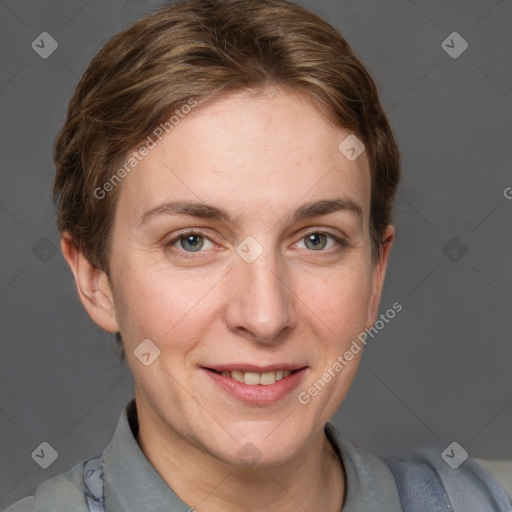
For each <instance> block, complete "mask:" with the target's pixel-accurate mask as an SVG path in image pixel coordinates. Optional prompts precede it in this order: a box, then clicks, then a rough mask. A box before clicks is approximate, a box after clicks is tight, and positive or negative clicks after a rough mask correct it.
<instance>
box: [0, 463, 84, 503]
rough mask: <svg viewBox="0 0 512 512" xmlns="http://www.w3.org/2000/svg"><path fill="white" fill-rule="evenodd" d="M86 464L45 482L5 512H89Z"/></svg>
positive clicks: (78, 465) (74, 467)
mask: <svg viewBox="0 0 512 512" xmlns="http://www.w3.org/2000/svg"><path fill="white" fill-rule="evenodd" d="M83 466H84V463H83V462H80V463H78V464H77V465H75V466H73V467H72V468H71V469H70V470H69V471H66V472H64V473H60V474H58V475H56V476H54V477H53V478H50V479H49V480H46V481H45V482H43V483H42V484H41V485H40V486H39V487H38V488H37V489H36V491H35V493H34V496H28V497H26V498H24V499H22V500H21V501H18V502H16V503H14V504H12V505H11V506H10V507H9V508H7V509H6V510H5V512H88V508H87V504H86V501H85V494H84V493H85V488H84V485H83V480H82V471H83Z"/></svg>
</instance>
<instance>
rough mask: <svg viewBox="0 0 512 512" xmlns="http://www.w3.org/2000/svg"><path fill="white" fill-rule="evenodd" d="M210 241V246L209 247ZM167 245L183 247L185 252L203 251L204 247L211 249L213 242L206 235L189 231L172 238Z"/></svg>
mask: <svg viewBox="0 0 512 512" xmlns="http://www.w3.org/2000/svg"><path fill="white" fill-rule="evenodd" d="M208 243H209V244H210V247H208V245H207V244H208ZM166 247H176V248H177V249H178V250H180V249H182V250H183V251H185V252H201V249H203V248H206V249H211V248H212V247H213V243H212V242H211V241H210V240H209V239H208V238H207V237H206V236H204V235H202V234H200V233H196V232H195V231H189V232H187V233H182V234H181V235H179V236H177V237H175V238H173V239H172V240H170V241H169V242H168V243H166Z"/></svg>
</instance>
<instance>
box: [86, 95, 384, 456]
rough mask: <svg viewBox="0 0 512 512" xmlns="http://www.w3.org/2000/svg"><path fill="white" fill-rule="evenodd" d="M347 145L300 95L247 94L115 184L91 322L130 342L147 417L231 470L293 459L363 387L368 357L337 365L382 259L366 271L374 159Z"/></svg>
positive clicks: (372, 308)
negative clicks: (104, 277)
mask: <svg viewBox="0 0 512 512" xmlns="http://www.w3.org/2000/svg"><path fill="white" fill-rule="evenodd" d="M348 135H349V132H347V131H345V130H344V129H341V128H339V127H334V126H333V125H331V124H330V123H329V122H328V121H327V120H326V119H325V118H324V117H322V116H321V115H320V114H319V113H318V111H317V110H316V109H315V108H314V107H313V106H312V105H311V104H310V103H308V102H307V101H306V100H305V99H304V98H301V97H300V96H297V95H295V94H292V93H289V92H285V91H282V90H273V91H267V92H266V93H265V94H264V95H259V96H256V95H249V94H247V93H245V94H241V93H239V94H235V95H231V96H226V97H221V98H218V99H216V100H215V101H213V102H210V103H208V104H204V105H201V106H199V107H197V108H196V109H195V110H193V111H192V112H191V113H189V114H188V115H187V116H186V117H185V118H184V119H182V120H180V122H179V124H178V125H177V126H175V128H174V129H173V130H172V131H171V132H170V133H169V134H167V135H165V136H164V137H163V138H162V140H161V141H160V142H158V144H157V145H156V147H154V148H153V149H152V150H151V151H150V152H149V154H148V155H147V156H146V157H145V158H143V159H142V160H141V161H140V162H139V163H138V164H137V166H136V167H135V169H134V170H133V171H132V172H131V173H130V174H129V175H128V176H127V177H126V178H125V179H124V180H123V182H122V184H121V187H122V188H121V190H120V195H119V202H118V205H117V210H116V215H115V220H114V225H113V233H112V252H111V259H110V269H111V280H110V286H111V288H110V292H108V293H107V295H109V294H110V295H109V297H110V298H109V299H108V300H109V303H110V307H111V308H112V309H111V317H112V320H111V321H110V320H109V321H107V320H104V318H105V316H101V315H100V314H99V313H97V312H93V313H92V316H93V318H94V319H95V320H96V321H97V322H98V323H99V324H100V325H102V326H103V327H105V328H107V329H109V330H116V329H119V330H120V331H121V334H122V337H123V339H124V342H125V347H126V353H127V360H128V363H129V365H130V367H131V369H132V371H133V375H134V378H135V382H136V398H137V405H138V408H139V410H143V411H145V413H146V414H148V415H151V416H152V418H153V420H154V421H155V422H157V423H158V425H159V428H160V429H162V430H165V429H167V430H168V432H172V433H173V435H176V436H179V437H180V438H181V439H183V440H184V441H185V442H186V443H190V444H191V445H194V446H195V447H198V448H200V449H201V450H203V451H204V452H206V453H209V454H212V455H213V456H215V457H216V458H217V459H220V460H222V461H224V462H226V463H229V464H235V465H240V464H241V458H240V455H241V454H244V453H245V451H247V450H249V451H250V450H251V449H252V450H254V451H255V452H256V451H257V458H259V459H260V463H261V464H279V463H283V462H285V461H287V460H290V459H291V458H292V457H293V456H294V454H297V453H298V452H300V450H301V449H302V447H304V446H306V445H307V443H308V442H310V441H311V440H312V439H313V438H314V437H315V436H318V435H319V432H321V430H322V428H323V426H324V424H325V423H326V422H327V421H328V419H329V418H330V417H331V416H332V415H333V414H334V412H335V411H336V409H337V408H338V406H339V404H340V403H341V402H342V400H343V398H344V397H345V394H346V393H347V391H348V389H349V387H350V384H351V382H352V380H353V378H354V375H355V372H356V369H357V367H358V364H359V359H360V357H361V353H362V352H359V353H358V354H355V355H353V358H352V360H351V361H350V362H348V361H347V362H346V364H345V365H344V366H343V369H342V370H341V371H332V368H333V365H335V363H336V361H339V359H338V356H340V355H343V354H344V353H345V352H346V351H347V350H349V349H350V347H351V345H352V343H353V341H354V340H356V339H357V335H358V334H359V333H361V331H363V330H364V329H365V328H367V327H369V326H371V325H372V324H373V322H374V321H375V317H376V314H377V307H378V301H379V297H380V291H381V285H382V280H383V276H384V270H385V263H386V259H387V250H385V251H384V253H383V256H382V257H381V259H380V260H379V261H374V260H372V252H371V245H370V229H369V213H370V212H369V207H370V171H369V164H368V159H367V157H366V154H365V153H364V152H363V153H362V154H361V155H360V156H359V157H358V158H357V159H355V160H353V161H351V160H349V159H347V158H346V157H345V156H344V154H342V153H341V152H340V150H339V149H338V146H339V144H340V143H341V142H342V141H343V140H344V139H345V138H346V137H347V136H348ZM200 205H202V206H200ZM388 235H390V232H388ZM390 236H391V237H392V234H391V235H390ZM107 307H108V306H105V308H107ZM90 312H91V311H90ZM143 340H150V341H151V342H150V343H149V342H148V341H146V342H145V343H146V345H142V347H145V349H144V352H146V353H147V352H149V353H150V355H149V356H147V355H146V356H144V357H145V358H146V362H149V361H152V362H151V364H148V365H146V364H143V363H142V362H141V361H140V360H139V359H138V358H137V357H136V356H135V354H134V351H135V352H137V350H138V349H137V347H138V346H139V345H140V344H141V342H143ZM139 351H140V349H139ZM158 351H159V353H158ZM153 358H154V360H153ZM329 368H331V372H330V376H331V378H330V379H328V378H327V377H325V373H326V372H328V369H329ZM319 379H320V380H322V382H323V384H324V385H323V386H322V385H320V386H319V385H318V384H317V387H316V392H312V393H309V392H308V389H310V388H311V387H312V386H313V387H314V384H315V382H317V381H318V380H319ZM299 397H302V399H301V400H300V399H299ZM306 402H307V403H306ZM177 411H179V414H177V413H176V412H177ZM248 443H252V444H248ZM252 445H254V446H255V447H256V449H255V448H254V447H252ZM248 447H251V448H250V449H249V448H248ZM246 455H247V454H246ZM248 455H249V456H251V455H254V456H255V457H256V455H255V454H250V453H249V454H248Z"/></svg>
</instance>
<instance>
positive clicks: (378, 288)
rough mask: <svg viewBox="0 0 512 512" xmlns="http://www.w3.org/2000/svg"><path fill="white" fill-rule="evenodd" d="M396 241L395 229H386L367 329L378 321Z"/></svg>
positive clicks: (369, 306)
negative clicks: (387, 270) (388, 268)
mask: <svg viewBox="0 0 512 512" xmlns="http://www.w3.org/2000/svg"><path fill="white" fill-rule="evenodd" d="M394 241H395V228H394V227H393V226H391V225H389V226H387V227H386V230H385V231H384V235H383V237H382V243H381V246H380V247H379V257H378V258H379V259H378V260H377V261H376V262H375V263H373V267H374V268H373V277H372V281H373V286H372V296H371V300H370V304H369V305H368V317H367V325H366V328H370V327H371V326H372V325H373V324H374V323H375V322H376V321H377V316H378V314H379V304H380V297H381V295H382V286H383V285H384V278H385V276H386V268H387V266H388V260H389V253H390V252H391V246H392V245H393V242H394Z"/></svg>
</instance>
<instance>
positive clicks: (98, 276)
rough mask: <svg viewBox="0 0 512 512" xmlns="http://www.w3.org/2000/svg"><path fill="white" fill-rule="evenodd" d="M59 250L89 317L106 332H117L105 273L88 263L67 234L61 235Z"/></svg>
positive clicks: (112, 303) (109, 287) (110, 293)
mask: <svg viewBox="0 0 512 512" xmlns="http://www.w3.org/2000/svg"><path fill="white" fill-rule="evenodd" d="M61 249H62V254H63V256H64V259H65V260H66V262H67V264H68V265H69V268H70V269H71V271H72V272H73V276H74V277H75V283H76V287H77V290H78V295H79V297H80V300H81V301H82V304H83V305H84V307H85V309H86V310H87V312H88V313H89V316H90V317H91V318H92V319H93V320H94V322H95V323H96V324H98V325H99V326H100V327H102V328H103V329H105V330H106V331H109V332H118V331H119V325H118V323H117V320H116V317H115V308H114V300H113V295H112V289H111V286H110V283H109V280H108V278H107V275H106V274H105V272H103V271H102V270H100V269H98V268H96V267H94V265H92V264H91V263H90V262H89V260H88V259H87V258H86V257H85V255H84V254H83V253H82V251H81V250H80V249H79V248H78V247H77V245H76V244H75V242H74V241H73V239H72V238H71V236H70V235H69V233H67V232H65V233H63V235H62V238H61Z"/></svg>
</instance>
